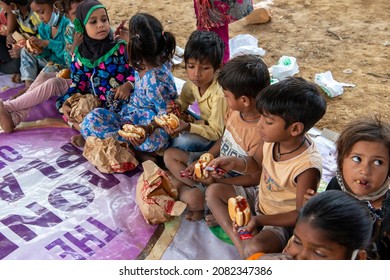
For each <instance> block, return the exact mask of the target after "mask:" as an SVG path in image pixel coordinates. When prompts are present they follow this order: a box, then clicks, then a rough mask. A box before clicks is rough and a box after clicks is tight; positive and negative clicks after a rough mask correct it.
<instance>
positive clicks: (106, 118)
mask: <svg viewBox="0 0 390 280" xmlns="http://www.w3.org/2000/svg"><path fill="white" fill-rule="evenodd" d="M134 76H135V86H134V87H135V89H134V93H133V94H132V95H131V96H130V101H129V103H128V104H125V105H124V106H123V107H122V110H121V111H120V112H118V113H116V112H112V111H109V110H106V109H103V108H97V109H94V110H93V111H92V112H90V113H89V114H88V115H87V116H86V117H85V118H84V120H83V122H82V123H81V130H80V132H81V134H82V135H83V136H84V138H86V137H88V136H92V135H93V136H96V137H98V138H100V139H105V138H108V137H113V138H115V139H117V140H119V141H121V142H128V141H127V140H126V139H125V138H123V137H121V136H119V134H118V130H120V129H121V128H122V126H123V125H124V124H126V123H131V124H134V125H144V126H146V125H148V124H150V123H151V122H152V121H153V118H154V117H155V116H156V115H160V114H166V109H167V103H168V102H169V101H171V100H175V99H176V98H177V90H176V85H175V81H174V78H173V75H172V73H171V71H170V70H169V69H168V67H167V66H166V65H165V64H164V65H162V66H159V67H155V68H153V69H150V70H149V71H148V72H146V73H145V75H144V76H143V77H142V78H141V77H140V76H139V73H138V72H137V71H135V75H134ZM128 143H129V144H130V142H128ZM168 143H169V134H168V133H167V132H166V131H165V130H164V129H162V128H156V129H155V130H154V131H153V133H151V135H149V136H148V137H147V138H146V140H145V142H144V143H142V144H141V145H140V146H137V147H134V148H135V149H137V150H139V151H145V152H154V151H158V150H161V149H165V148H166V147H167V146H168Z"/></svg>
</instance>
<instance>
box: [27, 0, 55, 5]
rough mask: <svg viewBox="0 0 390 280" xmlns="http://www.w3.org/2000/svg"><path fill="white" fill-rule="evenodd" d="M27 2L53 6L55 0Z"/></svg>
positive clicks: (31, 0)
mask: <svg viewBox="0 0 390 280" xmlns="http://www.w3.org/2000/svg"><path fill="white" fill-rule="evenodd" d="M29 2H30V3H31V2H35V3H37V4H49V5H54V3H55V2H57V0H29Z"/></svg>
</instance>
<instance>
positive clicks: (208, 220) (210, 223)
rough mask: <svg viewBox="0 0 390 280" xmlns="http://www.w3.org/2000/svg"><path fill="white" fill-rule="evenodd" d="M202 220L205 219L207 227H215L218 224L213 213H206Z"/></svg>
mask: <svg viewBox="0 0 390 280" xmlns="http://www.w3.org/2000/svg"><path fill="white" fill-rule="evenodd" d="M204 220H205V221H206V225H207V226H208V227H216V226H219V223H218V222H217V220H216V219H215V218H214V215H213V214H209V215H207V216H206V217H205V218H204Z"/></svg>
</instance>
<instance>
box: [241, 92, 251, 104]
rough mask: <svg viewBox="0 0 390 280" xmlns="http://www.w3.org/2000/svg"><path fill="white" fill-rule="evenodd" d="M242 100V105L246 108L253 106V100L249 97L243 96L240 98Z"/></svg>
mask: <svg viewBox="0 0 390 280" xmlns="http://www.w3.org/2000/svg"><path fill="white" fill-rule="evenodd" d="M240 100H241V102H242V104H243V105H244V106H245V107H248V106H250V105H251V100H250V98H249V97H248V96H246V95H242V96H240Z"/></svg>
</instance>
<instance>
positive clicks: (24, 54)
mask: <svg viewBox="0 0 390 280" xmlns="http://www.w3.org/2000/svg"><path fill="white" fill-rule="evenodd" d="M47 62H48V61H47V60H46V59H43V58H38V57H36V56H35V55H33V54H31V53H29V52H28V51H27V50H26V48H23V49H22V51H21V53H20V78H21V80H22V81H34V80H35V78H36V77H37V76H38V73H39V71H40V70H42V69H43V67H45V66H46V64H47Z"/></svg>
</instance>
